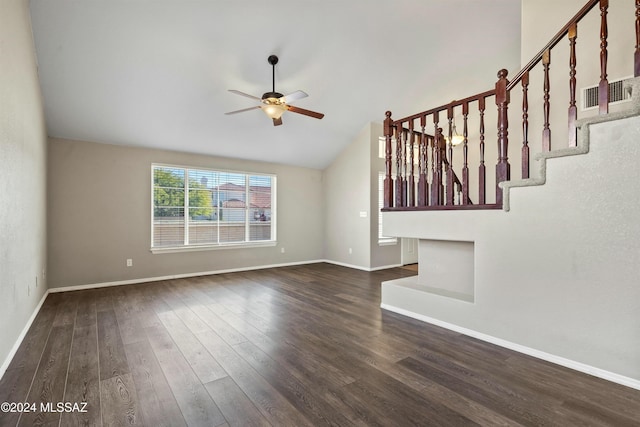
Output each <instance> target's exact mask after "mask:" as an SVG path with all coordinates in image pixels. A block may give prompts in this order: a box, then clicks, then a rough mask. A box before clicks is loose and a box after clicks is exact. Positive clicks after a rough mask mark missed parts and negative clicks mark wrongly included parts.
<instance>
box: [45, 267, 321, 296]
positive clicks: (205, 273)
mask: <svg viewBox="0 0 640 427" xmlns="http://www.w3.org/2000/svg"><path fill="white" fill-rule="evenodd" d="M320 262H325V261H324V260H321V259H319V260H310V261H297V262H287V263H282V264H269V265H256V266H251V267H238V268H227V269H224V270H211V271H200V272H196V273H183V274H171V275H168V276H156V277H141V278H138V279H131V280H117V281H114V282H101V283H90V284H86V285H74V286H65V287H60V288H50V289H49V292H50V293H58V292H69V291H81V290H84V289H95V288H106V287H109V286H122V285H133V284H136V283H148V282H159V281H161V280H173V279H184V278H187V277H198V276H209V275H213V274H224V273H237V272H240V271H251V270H263V269H266V268H277V267H290V266H294V265H304V264H316V263H320Z"/></svg>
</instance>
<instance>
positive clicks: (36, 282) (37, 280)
mask: <svg viewBox="0 0 640 427" xmlns="http://www.w3.org/2000/svg"><path fill="white" fill-rule="evenodd" d="M37 287H38V276H36V288H37Z"/></svg>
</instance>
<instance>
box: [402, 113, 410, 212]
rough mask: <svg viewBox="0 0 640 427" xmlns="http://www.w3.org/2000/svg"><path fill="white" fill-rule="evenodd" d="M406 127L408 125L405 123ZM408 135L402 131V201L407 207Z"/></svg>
mask: <svg viewBox="0 0 640 427" xmlns="http://www.w3.org/2000/svg"><path fill="white" fill-rule="evenodd" d="M407 125H408V123H407ZM408 136H409V134H408V132H407V130H406V129H403V130H402V160H403V161H402V168H403V174H402V200H403V201H404V206H409V198H408V192H407V184H408V182H409V163H408V162H409V155H408V151H409V150H408V145H409V137H408Z"/></svg>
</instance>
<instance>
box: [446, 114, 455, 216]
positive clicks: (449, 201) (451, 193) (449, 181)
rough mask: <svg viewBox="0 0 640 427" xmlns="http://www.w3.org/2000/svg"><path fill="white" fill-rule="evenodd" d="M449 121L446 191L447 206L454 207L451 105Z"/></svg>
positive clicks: (448, 115)
mask: <svg viewBox="0 0 640 427" xmlns="http://www.w3.org/2000/svg"><path fill="white" fill-rule="evenodd" d="M447 120H448V121H449V132H448V134H449V139H448V140H447V145H446V148H447V150H448V152H449V153H448V156H447V154H446V152H445V158H447V157H448V159H449V162H448V164H447V167H446V178H447V182H446V190H445V197H446V200H445V204H447V205H453V200H454V190H453V144H452V141H453V106H452V105H451V104H449V106H448V107H447Z"/></svg>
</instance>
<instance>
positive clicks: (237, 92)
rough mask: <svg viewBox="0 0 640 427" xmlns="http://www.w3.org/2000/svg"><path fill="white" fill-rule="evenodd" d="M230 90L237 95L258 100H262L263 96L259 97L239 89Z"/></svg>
mask: <svg viewBox="0 0 640 427" xmlns="http://www.w3.org/2000/svg"><path fill="white" fill-rule="evenodd" d="M229 92H232V93H235V94H236V95H240V96H246V97H247V98H251V99H255V100H256V101H262V98H258V97H257V96H253V95H249V94H248V93H244V92H240V91H239V90H235V89H229Z"/></svg>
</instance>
